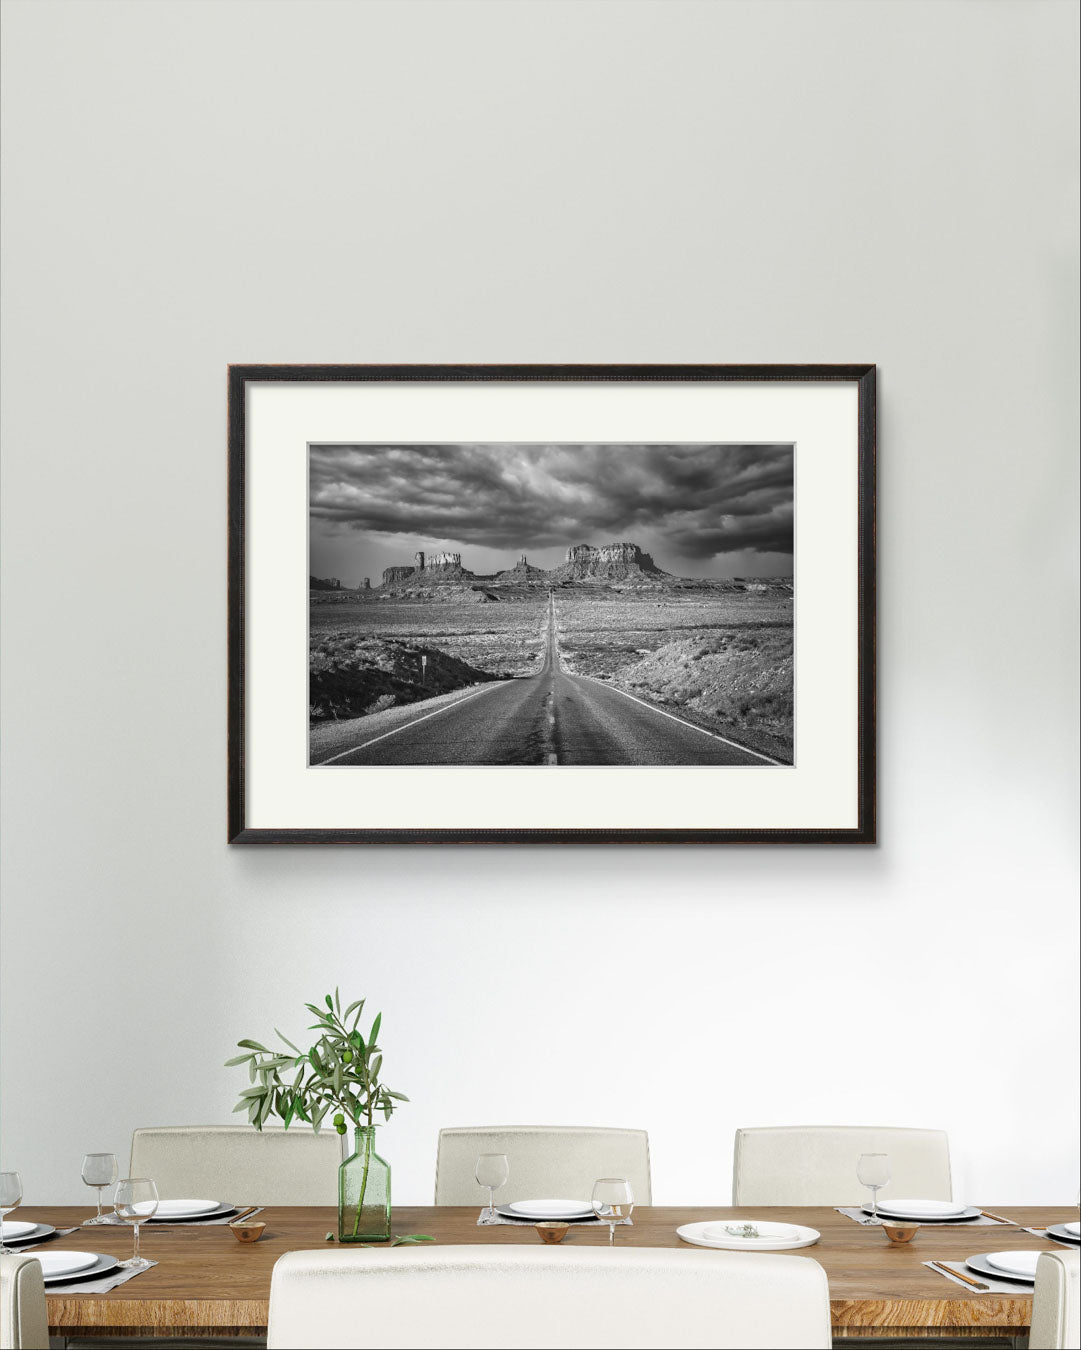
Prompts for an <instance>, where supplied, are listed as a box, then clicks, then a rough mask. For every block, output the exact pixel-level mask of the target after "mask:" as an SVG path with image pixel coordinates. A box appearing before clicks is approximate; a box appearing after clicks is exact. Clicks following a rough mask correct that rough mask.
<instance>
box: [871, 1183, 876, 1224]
mask: <svg viewBox="0 0 1081 1350" xmlns="http://www.w3.org/2000/svg"><path fill="white" fill-rule="evenodd" d="M871 1218H872V1219H877V1218H878V1187H877V1186H872V1187H871Z"/></svg>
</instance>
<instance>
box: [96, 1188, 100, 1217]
mask: <svg viewBox="0 0 1081 1350" xmlns="http://www.w3.org/2000/svg"><path fill="white" fill-rule="evenodd" d="M95 1189H96V1194H97V1197H98V1223H101V1187H100V1186H98V1187H96V1188H95Z"/></svg>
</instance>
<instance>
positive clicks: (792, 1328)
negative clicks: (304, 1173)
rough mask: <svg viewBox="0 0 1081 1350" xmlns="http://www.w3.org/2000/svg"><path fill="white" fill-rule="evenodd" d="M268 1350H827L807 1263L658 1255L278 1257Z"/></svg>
mask: <svg viewBox="0 0 1081 1350" xmlns="http://www.w3.org/2000/svg"><path fill="white" fill-rule="evenodd" d="M267 1344H268V1347H269V1350H294V1348H295V1350H307V1347H309V1346H313V1345H319V1346H325V1347H326V1348H327V1350H351V1348H352V1347H358V1350H359V1347H362V1346H364V1347H367V1346H373V1345H378V1346H382V1347H386V1350H399V1348H400V1347H406V1346H409V1347H417V1346H432V1347H439V1350H458V1347H469V1348H470V1350H488V1348H489V1347H491V1348H492V1350H494V1348H495V1347H504V1346H505V1347H509V1348H510V1350H530V1348H531V1347H544V1350H550V1348H551V1347H561V1346H568V1347H574V1346H589V1347H590V1350H603V1347H606V1346H611V1347H619V1350H635V1347H638V1348H639V1350H640V1348H642V1347H670V1346H681V1347H682V1346H685V1347H702V1346H709V1347H729V1346H731V1347H742V1350H757V1348H758V1347H776V1346H785V1347H786V1348H787V1350H804V1347H821V1350H826V1347H828V1346H829V1344H830V1306H829V1288H828V1286H827V1284H826V1272H825V1271H824V1270H823V1269H822V1267H821V1266H820V1265H818V1264H817V1262H815V1261H812V1260H809V1259H805V1258H803V1257H798V1256H780V1255H771V1256H769V1257H768V1258H767V1259H762V1257H760V1256H758V1255H751V1254H747V1253H743V1252H696V1251H671V1250H666V1249H661V1248H655V1247H654V1248H649V1247H643V1248H637V1249H634V1248H622V1249H621V1248H619V1247H616V1248H614V1249H610V1248H608V1247H599V1246H598V1247H542V1246H539V1245H538V1246H534V1247H524V1246H517V1245H515V1246H483V1247H480V1246H477V1247H435V1248H423V1249H421V1248H415V1247H414V1248H406V1249H404V1250H397V1251H395V1250H391V1251H387V1250H372V1251H364V1252H322V1251H311V1252H290V1253H288V1254H287V1255H285V1256H283V1257H282V1258H281V1259H280V1260H279V1261H278V1262H277V1263H276V1265H275V1266H274V1273H273V1276H272V1278H271V1282H270V1330H269V1337H268V1341H267Z"/></svg>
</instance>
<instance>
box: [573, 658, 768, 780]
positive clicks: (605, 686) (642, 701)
mask: <svg viewBox="0 0 1081 1350" xmlns="http://www.w3.org/2000/svg"><path fill="white" fill-rule="evenodd" d="M573 678H574V679H578V680H590V681H592V683H593V684H599V685H600V687H601V688H602V689H611V690H612V692H613V693H614V694H622V695H623V697H624V698H629V699H630V700H631V702H632V703H640V704H641V705H642V707H643V708H648V709H649V710H650V712H655V713H659V714H660V715H661V717H669V718H671V720H672V721H673V722H678V723H679V724H680V726H681V727H690V729H691V730H692V731H700V732H701V733H702V735H703V736H710V737H712V739H713V740H715V741H721V742H723V743H724V744H725V745H730V746H732V748H733V749H735V750H742V751H743V752H744V754H747V755H754V757H755V759H764V760H765V761H766V763H767V764H775V765H776V766H777V767H778V768H779V769H791V768H792V767H793V766H792V765H791V764H786V763H785V762H784V760H783V759H773V758H771V756H769V755H763V754H761V753H760V752H759V751H757V750H752V749H750V747H749V746H746V745H740V743H739V741H730V740H729V739H728V737H727V736H719V735H718V734H717V732H715V731H707V730H706V729H705V727H696V726H695V724H694V723H693V722H685V721H684V720H683V718H682V717H677V716H676V715H675V713H670V712H665V710H664V709H663V708H656V707H654V705H653V704H652V703H647V702H646V701H645V699H644V698H636V697H635V696H634V694H628V693H627V691H626V689H620V688H618V687H617V686H616V685H614V684H608V683H606V682H605V681H604V680H598V679H596V678H595V677H594V676H592V675H576V676H574V677H573Z"/></svg>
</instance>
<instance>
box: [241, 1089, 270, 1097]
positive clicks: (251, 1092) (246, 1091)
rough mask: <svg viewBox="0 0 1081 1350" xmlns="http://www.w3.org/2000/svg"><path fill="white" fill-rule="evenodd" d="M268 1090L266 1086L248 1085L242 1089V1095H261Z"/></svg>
mask: <svg viewBox="0 0 1081 1350" xmlns="http://www.w3.org/2000/svg"><path fill="white" fill-rule="evenodd" d="M264 1092H266V1088H265V1087H246V1088H243V1089H242V1090H241V1093H240V1095H241V1097H261V1096H262V1095H263V1093H264Z"/></svg>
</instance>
